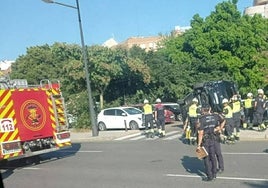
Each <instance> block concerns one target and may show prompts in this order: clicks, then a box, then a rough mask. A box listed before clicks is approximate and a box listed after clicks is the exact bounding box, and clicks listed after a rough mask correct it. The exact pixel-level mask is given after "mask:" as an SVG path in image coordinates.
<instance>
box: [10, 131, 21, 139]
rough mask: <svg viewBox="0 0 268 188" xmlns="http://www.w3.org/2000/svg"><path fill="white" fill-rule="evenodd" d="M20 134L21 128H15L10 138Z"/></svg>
mask: <svg viewBox="0 0 268 188" xmlns="http://www.w3.org/2000/svg"><path fill="white" fill-rule="evenodd" d="M18 134H19V129H18V128H17V129H15V131H14V132H13V133H12V135H11V137H10V138H9V140H14V138H15V137H16V136H17V135H18Z"/></svg>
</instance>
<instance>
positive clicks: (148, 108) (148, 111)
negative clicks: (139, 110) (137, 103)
mask: <svg viewBox="0 0 268 188" xmlns="http://www.w3.org/2000/svg"><path fill="white" fill-rule="evenodd" d="M143 110H144V114H152V113H153V108H152V105H150V104H145V105H144V106H143Z"/></svg>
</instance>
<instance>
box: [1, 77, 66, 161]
mask: <svg viewBox="0 0 268 188" xmlns="http://www.w3.org/2000/svg"><path fill="white" fill-rule="evenodd" d="M66 147H71V139H70V131H69V125H68V120H67V113H66V107H65V104H64V98H63V96H62V93H61V90H60V82H59V81H54V82H51V81H50V80H47V79H46V80H41V81H40V85H37V86H32V85H29V84H28V83H27V80H24V79H15V80H10V79H7V78H1V79H0V161H1V160H13V159H18V158H25V157H30V156H34V155H40V154H43V153H48V152H51V151H55V150H59V149H63V148H66Z"/></svg>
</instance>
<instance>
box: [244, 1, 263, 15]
mask: <svg viewBox="0 0 268 188" xmlns="http://www.w3.org/2000/svg"><path fill="white" fill-rule="evenodd" d="M244 14H246V15H249V16H253V15H255V14H260V15H262V17H264V18H268V0H254V1H253V6H252V7H247V8H246V9H245V11H244Z"/></svg>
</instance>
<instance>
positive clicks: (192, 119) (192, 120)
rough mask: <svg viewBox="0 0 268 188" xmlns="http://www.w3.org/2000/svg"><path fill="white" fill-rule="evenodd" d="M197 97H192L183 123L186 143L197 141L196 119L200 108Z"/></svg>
mask: <svg viewBox="0 0 268 188" xmlns="http://www.w3.org/2000/svg"><path fill="white" fill-rule="evenodd" d="M197 104H198V99H197V98H194V99H193V100H192V104H191V105H190V107H189V109H188V116H187V120H186V122H185V124H184V128H183V129H184V132H185V138H186V140H187V142H188V144H195V143H196V141H197V130H196V121H197V117H198V115H200V109H199V108H198V106H197Z"/></svg>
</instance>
